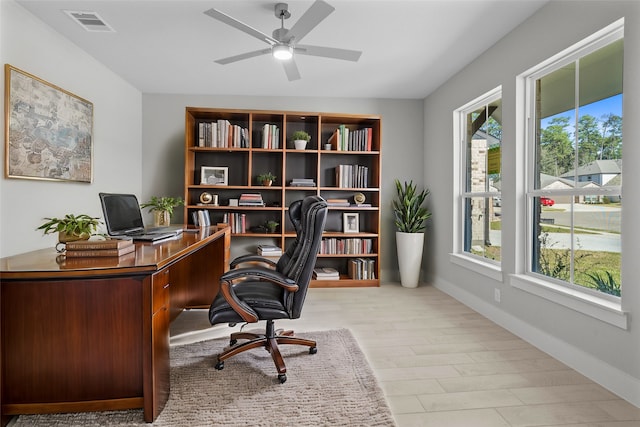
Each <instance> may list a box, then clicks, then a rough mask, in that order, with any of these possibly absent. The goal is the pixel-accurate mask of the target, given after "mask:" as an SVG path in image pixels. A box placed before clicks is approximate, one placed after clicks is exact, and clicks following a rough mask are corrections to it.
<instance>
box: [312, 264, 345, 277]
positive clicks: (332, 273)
mask: <svg viewBox="0 0 640 427" xmlns="http://www.w3.org/2000/svg"><path fill="white" fill-rule="evenodd" d="M313 279H314V280H340V273H338V270H336V269H335V268H331V267H316V268H314V269H313Z"/></svg>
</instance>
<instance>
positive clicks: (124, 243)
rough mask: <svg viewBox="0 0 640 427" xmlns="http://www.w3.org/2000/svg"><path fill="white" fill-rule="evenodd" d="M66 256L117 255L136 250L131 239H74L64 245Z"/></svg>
mask: <svg viewBox="0 0 640 427" xmlns="http://www.w3.org/2000/svg"><path fill="white" fill-rule="evenodd" d="M65 247H66V252H65V255H66V256H67V258H80V257H119V256H122V255H126V254H129V253H131V252H133V251H135V250H136V247H135V245H134V244H133V240H123V239H107V240H76V241H75V242H67V244H66V245H65Z"/></svg>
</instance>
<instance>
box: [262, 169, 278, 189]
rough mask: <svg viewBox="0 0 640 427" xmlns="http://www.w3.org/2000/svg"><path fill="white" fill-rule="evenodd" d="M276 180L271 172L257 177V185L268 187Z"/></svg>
mask: <svg viewBox="0 0 640 427" xmlns="http://www.w3.org/2000/svg"><path fill="white" fill-rule="evenodd" d="M275 180H276V176H275V175H274V174H273V173H271V172H265V173H261V174H260V175H258V183H259V184H261V185H264V186H265V187H270V186H271V184H273V182H274V181H275Z"/></svg>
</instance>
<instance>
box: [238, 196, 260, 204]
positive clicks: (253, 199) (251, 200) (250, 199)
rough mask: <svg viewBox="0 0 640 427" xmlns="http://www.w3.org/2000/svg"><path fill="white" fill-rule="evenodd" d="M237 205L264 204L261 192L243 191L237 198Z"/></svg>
mask: <svg viewBox="0 0 640 427" xmlns="http://www.w3.org/2000/svg"><path fill="white" fill-rule="evenodd" d="M238 205H239V206H264V201H263V200H262V194H260V193H253V194H251V193H243V194H241V195H240V200H238Z"/></svg>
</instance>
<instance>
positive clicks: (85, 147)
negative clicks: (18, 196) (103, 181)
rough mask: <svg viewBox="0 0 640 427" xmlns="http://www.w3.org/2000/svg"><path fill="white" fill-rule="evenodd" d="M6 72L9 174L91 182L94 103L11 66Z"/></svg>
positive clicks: (11, 176) (7, 169)
mask: <svg viewBox="0 0 640 427" xmlns="http://www.w3.org/2000/svg"><path fill="white" fill-rule="evenodd" d="M4 75H5V99H4V112H5V120H4V123H5V177H6V178H21V179H38V180H47V181H70V182H87V183H90V182H92V180H93V103H91V102H89V101H87V100H86V99H83V98H80V97H79V96H77V95H74V94H73V93H71V92H68V91H66V90H64V89H62V88H60V87H58V86H55V85H53V84H51V83H49V82H47V81H45V80H42V79H41V78H39V77H36V76H34V75H33V74H29V73H27V72H26V71H23V70H20V69H18V68H16V67H13V66H11V65H10V64H5V66H4Z"/></svg>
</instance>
